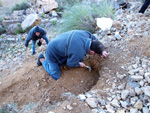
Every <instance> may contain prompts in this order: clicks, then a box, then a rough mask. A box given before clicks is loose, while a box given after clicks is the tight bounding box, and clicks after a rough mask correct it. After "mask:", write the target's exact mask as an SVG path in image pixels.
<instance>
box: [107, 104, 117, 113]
mask: <svg viewBox="0 0 150 113" xmlns="http://www.w3.org/2000/svg"><path fill="white" fill-rule="evenodd" d="M106 109H107V111H108V112H110V113H115V110H114V108H113V107H112V106H110V105H106Z"/></svg>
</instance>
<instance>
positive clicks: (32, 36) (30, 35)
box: [25, 26, 49, 47]
mask: <svg viewBox="0 0 150 113" xmlns="http://www.w3.org/2000/svg"><path fill="white" fill-rule="evenodd" d="M36 32H39V33H40V35H39V36H37V35H36V34H35V33H36ZM41 38H43V39H44V40H45V41H46V43H47V44H48V42H49V41H48V38H47V37H46V31H45V30H44V29H42V28H41V27H39V26H35V27H33V28H32V29H31V30H30V31H29V33H28V36H27V38H26V41H25V46H26V47H28V43H29V41H30V40H34V41H36V40H38V39H41Z"/></svg>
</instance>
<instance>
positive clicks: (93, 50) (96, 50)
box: [89, 40, 104, 55]
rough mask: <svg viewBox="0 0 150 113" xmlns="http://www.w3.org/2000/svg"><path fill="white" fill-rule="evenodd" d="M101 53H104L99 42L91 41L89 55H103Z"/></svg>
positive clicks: (102, 46)
mask: <svg viewBox="0 0 150 113" xmlns="http://www.w3.org/2000/svg"><path fill="white" fill-rule="evenodd" d="M103 51H104V45H103V44H102V43H101V42H99V41H97V40H93V41H92V42H91V46H90V50H89V54H91V55H95V54H99V55H103Z"/></svg>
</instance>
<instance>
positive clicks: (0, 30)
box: [0, 27, 6, 35]
mask: <svg viewBox="0 0 150 113" xmlns="http://www.w3.org/2000/svg"><path fill="white" fill-rule="evenodd" d="M5 32H6V30H5V28H3V27H0V35H1V34H3V33H5Z"/></svg>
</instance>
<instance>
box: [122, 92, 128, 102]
mask: <svg viewBox="0 0 150 113" xmlns="http://www.w3.org/2000/svg"><path fill="white" fill-rule="evenodd" d="M128 95H129V91H128V90H123V91H122V92H121V98H122V99H123V100H125V99H126V98H127V97H128Z"/></svg>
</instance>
